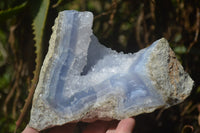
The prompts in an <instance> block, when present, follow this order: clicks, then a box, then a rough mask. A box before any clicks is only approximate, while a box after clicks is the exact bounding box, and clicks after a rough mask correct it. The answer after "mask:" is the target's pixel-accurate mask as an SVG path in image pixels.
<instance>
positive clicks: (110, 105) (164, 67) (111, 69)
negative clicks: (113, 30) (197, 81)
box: [29, 11, 193, 130]
mask: <svg viewBox="0 0 200 133" xmlns="http://www.w3.org/2000/svg"><path fill="white" fill-rule="evenodd" d="M92 23H93V15H92V13H91V12H77V11H63V12H60V13H59V15H58V17H57V18H56V20H55V25H54V26H53V34H52V36H51V39H50V45H49V50H48V53H47V55H46V58H45V60H44V63H43V66H42V68H41V72H40V77H39V82H38V85H37V88H36V91H35V94H34V98H33V105H32V110H31V119H30V123H29V126H31V127H33V128H35V129H37V130H43V129H46V128H49V127H52V126H56V125H62V124H65V123H70V122H78V121H90V120H95V119H102V120H110V119H119V120H120V119H123V118H127V117H131V116H135V115H138V114H141V113H148V112H152V111H154V110H155V109H157V108H167V107H169V106H171V105H175V104H178V103H180V102H182V101H183V100H184V99H185V98H186V97H187V96H188V95H189V94H190V91H191V89H192V86H193V80H192V79H191V78H190V76H189V75H188V74H187V73H186V72H184V70H183V67H182V66H181V64H180V63H179V62H178V60H177V59H176V56H175V54H174V52H173V51H172V50H171V48H170V47H169V44H168V42H167V40H166V39H164V38H162V39H160V40H157V41H155V42H154V43H153V44H152V45H151V46H149V47H147V48H145V49H143V50H140V51H139V52H137V53H134V54H124V53H122V52H120V53H118V52H116V51H114V50H111V49H110V48H106V47H105V46H103V45H101V44H100V43H99V42H98V40H97V38H96V37H95V36H94V35H93V33H92Z"/></svg>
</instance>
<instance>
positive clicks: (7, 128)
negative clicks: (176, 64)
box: [0, 0, 200, 133]
mask: <svg viewBox="0 0 200 133" xmlns="http://www.w3.org/2000/svg"><path fill="white" fill-rule="evenodd" d="M63 10H79V11H85V10H88V11H91V12H93V13H94V16H95V17H94V25H93V30H94V33H95V34H96V36H97V37H98V38H99V40H100V42H101V43H103V44H105V45H106V46H108V47H111V48H112V49H115V50H117V51H123V52H125V53H129V52H136V51H138V50H139V49H141V48H144V47H147V46H148V45H150V44H151V43H152V42H153V41H155V40H156V39H159V38H161V37H165V38H166V39H167V40H169V42H170V45H171V47H172V49H173V50H174V51H175V53H176V56H177V58H178V59H179V61H180V62H181V63H182V65H183V66H184V68H185V70H186V71H187V72H188V73H189V74H190V75H191V77H192V78H193V80H194V81H195V85H194V87H193V90H192V93H191V95H190V96H189V97H188V98H187V99H186V100H185V101H184V102H183V103H181V104H179V105H176V106H173V107H171V108H169V109H167V110H162V109H159V110H156V111H155V112H153V113H150V114H142V115H139V116H137V117H135V119H136V128H135V130H134V133H151V132H154V133H160V132H162V133H199V132H200V115H199V113H200V36H199V30H200V1H199V0H140V1H139V0H137V1H136V0H51V1H50V0H1V1H0V132H1V133H4V132H6V133H12V132H14V130H15V128H16V122H17V127H19V129H18V130H17V132H21V131H22V129H23V128H24V127H25V126H26V124H27V123H28V121H29V115H30V107H31V106H30V105H31V99H32V94H33V92H34V88H35V86H36V84H37V80H38V74H39V70H40V67H41V64H42V61H43V59H44V57H45V54H46V52H47V48H48V45H49V44H48V41H49V38H50V35H51V32H52V31H51V27H52V26H53V24H54V19H55V18H56V16H57V15H58V12H59V11H63ZM27 97H28V99H27ZM25 99H27V100H25ZM25 101H26V102H27V104H25V103H26V102H25ZM23 108H24V109H23ZM22 109H23V111H22ZM25 112H27V113H25ZM20 114H21V115H20Z"/></svg>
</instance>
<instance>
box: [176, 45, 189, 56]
mask: <svg viewBox="0 0 200 133" xmlns="http://www.w3.org/2000/svg"><path fill="white" fill-rule="evenodd" d="M174 51H175V53H177V54H185V53H186V52H187V49H186V47H185V46H184V45H180V46H176V47H175V48H174Z"/></svg>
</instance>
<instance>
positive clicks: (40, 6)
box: [32, 0, 50, 76]
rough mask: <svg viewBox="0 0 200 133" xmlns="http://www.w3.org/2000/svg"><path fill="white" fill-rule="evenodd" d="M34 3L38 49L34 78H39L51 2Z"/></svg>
mask: <svg viewBox="0 0 200 133" xmlns="http://www.w3.org/2000/svg"><path fill="white" fill-rule="evenodd" d="M32 3H33V6H32V8H33V10H32V11H33V16H34V19H33V23H32V26H33V30H34V32H33V34H34V35H35V37H34V40H35V47H36V51H35V52H36V68H35V73H34V74H36V75H34V76H39V71H40V67H41V64H42V42H43V34H44V28H45V23H46V19H47V14H48V9H49V3H50V0H36V1H32Z"/></svg>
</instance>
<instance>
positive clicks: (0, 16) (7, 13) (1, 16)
mask: <svg viewBox="0 0 200 133" xmlns="http://www.w3.org/2000/svg"><path fill="white" fill-rule="evenodd" d="M26 5H27V2H24V3H22V4H21V5H18V6H16V7H13V8H9V9H7V10H2V11H0V20H1V21H2V20H5V19H8V18H10V17H12V16H13V15H16V14H18V13H20V12H21V11H22V10H23V9H24V8H25V7H26Z"/></svg>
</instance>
